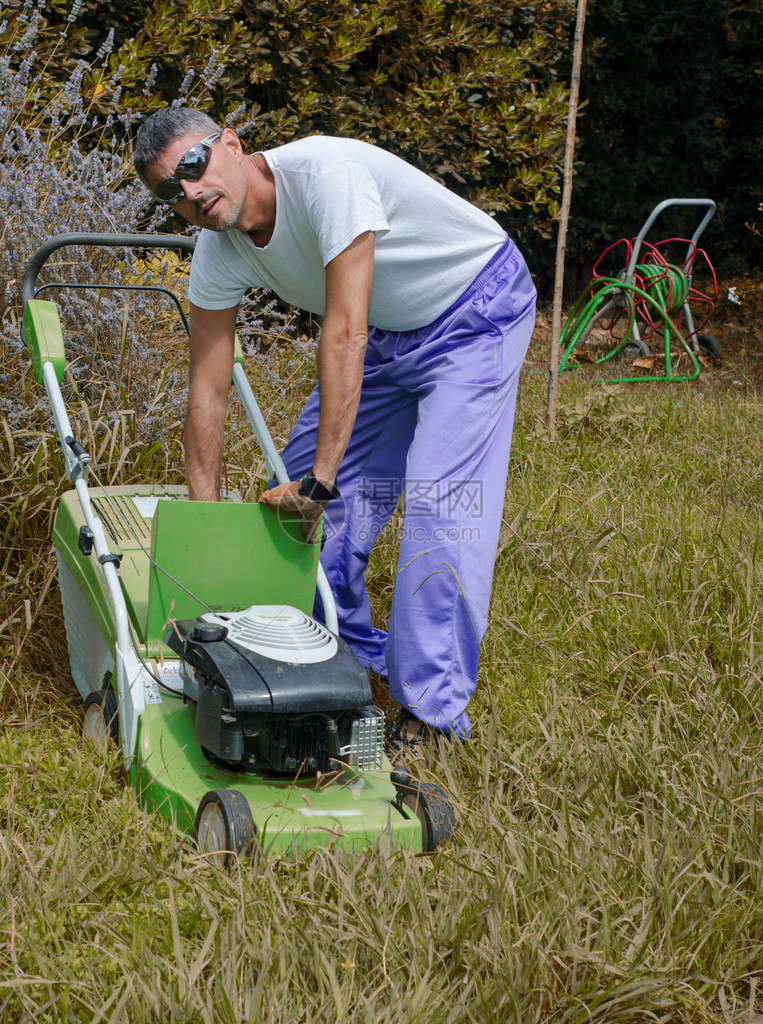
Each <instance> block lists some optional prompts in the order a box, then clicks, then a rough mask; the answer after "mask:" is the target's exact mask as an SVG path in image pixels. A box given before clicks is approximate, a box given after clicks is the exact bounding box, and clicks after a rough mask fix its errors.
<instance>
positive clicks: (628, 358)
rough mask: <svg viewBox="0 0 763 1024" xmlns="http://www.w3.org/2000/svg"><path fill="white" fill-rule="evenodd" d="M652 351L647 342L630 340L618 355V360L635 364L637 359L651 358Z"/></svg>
mask: <svg viewBox="0 0 763 1024" xmlns="http://www.w3.org/2000/svg"><path fill="white" fill-rule="evenodd" d="M651 354H652V350H651V349H650V348H649V346H648V345H647V343H646V342H645V341H641V339H639V340H638V341H636V339H635V338H630V339H629V340H628V341H626V343H625V344H624V345H623V347H622V348H621V349H620V351H619V352H618V354H617V358H618V359H624V360H625V362H626V363H633V362H635V361H636V359H641V357H642V356H650V355H651Z"/></svg>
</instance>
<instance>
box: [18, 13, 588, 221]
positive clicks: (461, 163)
mask: <svg viewBox="0 0 763 1024" xmlns="http://www.w3.org/2000/svg"><path fill="white" fill-rule="evenodd" d="M14 6H17V5H14ZM75 7H76V12H75V11H74V8H72V9H71V10H70V11H69V12H68V13H66V11H67V8H66V6H65V5H63V4H54V5H52V6H49V7H48V8H46V13H45V16H44V17H42V15H39V19H40V24H41V26H44V29H43V32H44V34H43V36H42V37H41V38H42V44H43V50H41V52H43V51H44V52H45V53H48V52H51V53H55V54H56V55H57V57H56V64H57V66H58V67H60V69H61V70H60V72H58V73H57V74H54V76H53V78H54V80H58V81H60V76H61V75H63V74H66V73H69V72H70V70H71V66H72V63H73V62H74V61H75V60H76V59H77V58H78V57H79V58H81V57H82V56H83V55H84V56H86V57H87V58H88V59H90V58H92V57H93V56H94V55H95V53H96V50H97V49H98V47H99V46H100V48H101V50H103V49H104V48H106V49H108V50H111V49H112V48H113V52H111V53H110V54H109V56H108V70H106V69H102V70H101V69H94V70H93V71H92V72H90V73H89V74H87V75H86V76H85V79H84V81H83V89H84V92H85V95H86V96H87V97H88V98H89V100H90V102H91V103H92V105H93V109H94V110H97V111H98V112H99V113H100V114H101V115H102V116H106V115H107V114H108V113H112V114H113V113H114V112H115V111H117V110H119V109H121V105H127V106H129V107H130V108H132V109H135V110H141V111H144V112H147V111H149V110H151V109H152V108H154V107H157V106H160V105H165V104H167V103H170V102H172V101H173V100H175V99H176V98H177V97H178V96H181V97H182V96H184V95H185V94H186V93H187V91H188V89H189V88H190V87H192V83H198V86H199V87H198V89H197V91H196V93H195V95H194V104H195V105H196V106H199V107H201V108H202V109H205V110H207V111H208V112H209V113H210V114H211V115H212V116H214V117H217V118H218V119H220V120H224V121H225V122H226V123H228V124H230V125H231V126H232V127H236V126H239V125H242V124H244V123H245V122H248V128H249V130H251V131H253V133H254V137H255V139H256V140H257V144H258V145H262V146H263V147H266V148H267V147H272V146H274V145H278V144H281V143H284V142H288V141H291V140H292V139H294V138H297V137H302V136H304V135H308V134H312V133H319V134H330V135H351V136H355V137H359V138H362V139H366V140H368V141H371V142H376V143H378V144H380V145H383V146H385V147H387V148H389V149H391V150H392V151H393V152H395V153H397V154H398V155H399V156H402V157H404V158H405V159H407V160H409V161H411V162H412V163H414V164H416V165H417V166H419V167H421V168H422V169H423V170H425V171H427V172H429V173H430V174H433V175H434V176H435V177H438V178H439V179H440V180H442V181H443V182H444V183H445V184H447V185H448V186H450V187H452V188H454V189H455V190H456V191H458V192H459V193H460V194H462V195H463V196H465V197H466V198H468V199H470V200H472V201H474V202H476V203H477V205H479V206H481V207H482V208H484V209H486V210H489V211H491V212H493V213H496V214H507V216H506V222H507V223H506V226H507V227H510V228H512V227H516V226H522V225H525V226H527V227H529V226H532V227H533V228H537V229H539V230H540V231H541V232H542V233H545V234H548V233H549V231H550V218H552V217H553V216H554V215H555V213H556V208H557V186H558V169H557V160H558V156H559V153H560V143H561V132H562V121H563V118H564V115H565V111H566V98H565V97H566V94H565V89H564V87H563V86H562V85H561V84H559V83H558V82H556V80H555V68H556V67H557V65H558V64H559V62H560V60H561V59H562V57H563V54H564V49H565V47H566V39H565V33H564V29H565V26H566V25H567V23H568V21H569V18H570V16H571V11H572V10H573V9H574V4H573V3H572V2H571V0H553V2H551V3H548V4H544V5H542V6H541V7H540V8H539V7H538V5H535V4H532V3H529V2H527V0H510V2H508V3H506V4H503V5H501V6H500V8H499V9H497V10H496V8H495V5H494V4H492V3H490V2H489V0H459V2H458V3H444V2H442V0H417V2H411V0H389V2H388V3H385V4H383V5H382V4H377V3H375V2H373V0H359V2H358V3H357V4H355V5H349V4H348V3H347V2H346V0H300V2H299V3H297V2H295V0H267V2H265V3H261V4H257V5H253V4H245V3H241V2H238V3H236V2H223V3H221V4H215V5H213V4H212V3H211V2H210V0H187V2H186V3H183V4H180V5H178V4H176V3H169V2H166V0H155V2H150V3H147V2H134V3H132V4H131V5H130V7H129V10H128V11H125V10H124V6H123V4H121V3H120V4H119V5H116V4H111V3H105V4H102V3H94V2H92V0H84V2H81V3H78V4H75ZM5 9H7V8H5ZM75 13H76V18H75V19H74V20H73V21H70V20H67V19H72V18H73V15H74V14H75ZM125 14H128V15H129V18H127V19H126V18H125ZM57 28H58V29H59V30H60V29H63V30H65V33H66V39H67V40H68V42H67V43H66V44H62V43H61V42H60V40H59V38H58V36H57V35H56V29H57ZM115 83H116V84H115ZM507 211H512V212H511V213H507ZM514 211H520V212H519V214H518V215H517V214H516V213H515V212H514Z"/></svg>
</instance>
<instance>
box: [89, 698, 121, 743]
mask: <svg viewBox="0 0 763 1024" xmlns="http://www.w3.org/2000/svg"><path fill="white" fill-rule="evenodd" d="M82 736H83V737H84V739H86V740H92V742H93V743H95V745H96V746H98V747H105V746H108V744H109V742H111V743H113V744H114V745H115V746H119V718H118V716H117V698H116V697H115V695H114V691H113V690H112V689H111V687H108V688H107V689H105V690H94V691H93V692H92V693H89V694H88V695H87V697H86V698H85V703H84V706H83V709H82Z"/></svg>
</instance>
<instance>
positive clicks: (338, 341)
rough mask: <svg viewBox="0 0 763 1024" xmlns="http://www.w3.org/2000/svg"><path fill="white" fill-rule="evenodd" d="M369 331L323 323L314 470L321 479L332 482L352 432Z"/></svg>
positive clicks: (319, 355) (319, 359)
mask: <svg viewBox="0 0 763 1024" xmlns="http://www.w3.org/2000/svg"><path fill="white" fill-rule="evenodd" d="M367 340H368V338H367V334H366V332H365V331H363V332H360V331H356V332H354V333H351V334H350V335H349V337H348V336H347V334H345V333H344V332H342V331H339V330H337V331H335V330H334V328H333V327H332V325H331V323H330V322H327V323H325V324H324V329H323V332H322V334H321V340H320V344H319V346H318V381H319V386H320V393H321V415H320V423H319V425H318V438H317V443H316V449H315V460H314V462H313V472H314V473H315V475H316V476H317V477H318V479H319V480H325V481H330V482H333V481H335V480H336V475H337V472H338V471H339V466H340V464H341V461H342V458H343V456H344V453H345V451H346V449H347V444H348V443H349V440H350V435H351V434H352V428H353V425H354V423H355V417H356V415H357V412H358V403H359V401H360V389H361V386H362V383H363V358H364V355H365V351H366V344H367Z"/></svg>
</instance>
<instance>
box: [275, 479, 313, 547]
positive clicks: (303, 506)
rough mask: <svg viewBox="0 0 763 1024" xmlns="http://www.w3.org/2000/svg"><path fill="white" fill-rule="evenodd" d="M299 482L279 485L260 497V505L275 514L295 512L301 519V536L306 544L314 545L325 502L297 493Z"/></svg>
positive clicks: (294, 481)
mask: <svg viewBox="0 0 763 1024" xmlns="http://www.w3.org/2000/svg"><path fill="white" fill-rule="evenodd" d="M299 484H300V482H299V480H292V481H291V482H290V483H288V484H279V485H278V486H277V487H272V488H271V489H270V490H269V491H263V492H262V494H261V495H260V504H261V505H267V506H269V507H270V508H274V509H275V510H276V512H297V513H298V514H299V515H300V516H301V518H302V536H303V537H304V538H305V543H306V544H315V542H316V541H317V539H318V529H319V526H320V521H321V516H322V515H323V512H324V511H325V508H326V505H327V502H325V501H313V499H312V498H307V497H305V495H304V494H300V493H299Z"/></svg>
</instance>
